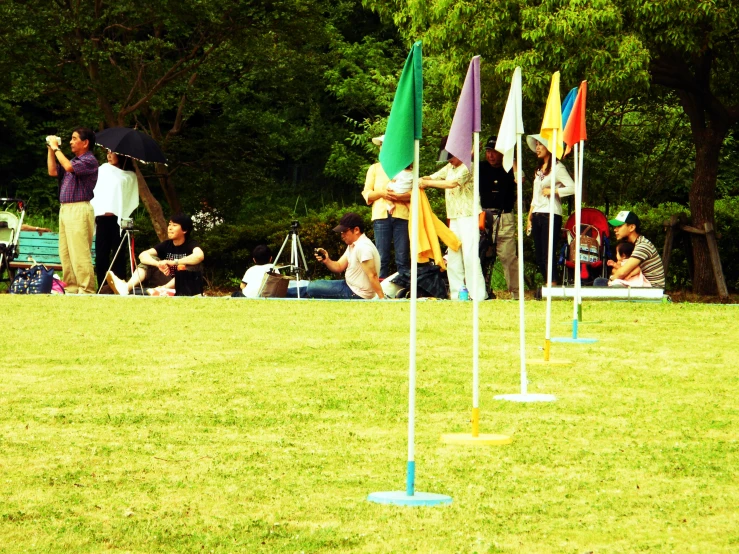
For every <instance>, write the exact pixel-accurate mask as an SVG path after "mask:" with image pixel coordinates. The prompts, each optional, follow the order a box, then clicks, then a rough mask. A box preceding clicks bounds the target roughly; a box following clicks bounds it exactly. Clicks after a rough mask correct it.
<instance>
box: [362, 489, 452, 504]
mask: <svg viewBox="0 0 739 554" xmlns="http://www.w3.org/2000/svg"><path fill="white" fill-rule="evenodd" d="M367 500H368V501H369V502H374V503H376V504H393V505H395V506H440V505H443V504H451V503H452V497H451V496H447V495H445V494H436V493H433V492H416V493H415V494H413V495H412V496H410V495H408V494H407V493H406V491H384V492H373V493H372V494H370V495H369V496H367Z"/></svg>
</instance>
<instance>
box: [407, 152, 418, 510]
mask: <svg viewBox="0 0 739 554" xmlns="http://www.w3.org/2000/svg"><path fill="white" fill-rule="evenodd" d="M418 161H419V140H418V139H416V140H415V141H414V143H413V190H412V191H411V195H412V198H411V237H412V240H411V309H410V312H411V314H410V319H411V321H410V353H409V363H408V464H407V468H406V482H405V492H406V494H407V495H408V496H413V494H414V493H415V482H416V451H415V434H416V316H417V309H418V202H419V192H418Z"/></svg>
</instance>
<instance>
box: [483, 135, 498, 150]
mask: <svg viewBox="0 0 739 554" xmlns="http://www.w3.org/2000/svg"><path fill="white" fill-rule="evenodd" d="M496 142H498V137H496V136H492V137H490V138H489V139H488V141H487V142H486V143H485V150H495V143H496Z"/></svg>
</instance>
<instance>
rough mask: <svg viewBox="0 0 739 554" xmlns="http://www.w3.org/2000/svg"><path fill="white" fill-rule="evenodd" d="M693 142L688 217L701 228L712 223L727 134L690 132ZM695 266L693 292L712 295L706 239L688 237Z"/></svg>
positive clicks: (712, 131) (700, 236)
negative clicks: (720, 165) (693, 150)
mask: <svg viewBox="0 0 739 554" xmlns="http://www.w3.org/2000/svg"><path fill="white" fill-rule="evenodd" d="M693 136H694V137H695V138H696V140H695V174H694V176H693V186H691V187H690V196H689V198H690V215H691V219H692V225H693V227H697V228H698V229H703V224H704V223H710V224H712V225H713V224H714V204H715V201H716V177H717V174H718V164H719V154H720V153H721V145H722V144H723V141H724V138H725V136H726V132H722V131H721V130H716V129H714V128H711V127H709V128H706V129H703V130H702V131H696V130H693ZM691 242H692V245H693V254H694V267H695V273H694V276H693V292H694V293H696V294H703V295H715V294H717V293H718V291H717V289H716V279H715V277H714V275H713V270H712V266H711V258H710V255H709V252H708V244H707V242H706V237H705V236H702V235H691Z"/></svg>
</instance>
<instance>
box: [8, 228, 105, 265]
mask: <svg viewBox="0 0 739 554" xmlns="http://www.w3.org/2000/svg"><path fill="white" fill-rule="evenodd" d="M31 258H33V260H35V261H36V263H39V264H42V265H45V266H46V267H47V268H49V269H54V270H58V271H61V269H62V261H61V260H60V259H59V234H58V233H43V234H42V235H39V234H38V233H37V232H36V231H21V234H20V237H19V239H18V255H17V256H16V257H15V259H14V260H13V261H12V262H10V268H11V269H18V268H24V269H25V268H28V267H31V266H32V265H33V260H32V259H31ZM92 263H93V265H94V264H95V241H94V240H93V241H92Z"/></svg>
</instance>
